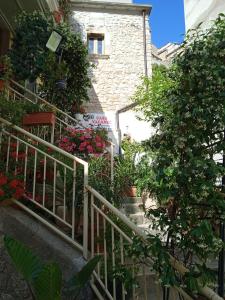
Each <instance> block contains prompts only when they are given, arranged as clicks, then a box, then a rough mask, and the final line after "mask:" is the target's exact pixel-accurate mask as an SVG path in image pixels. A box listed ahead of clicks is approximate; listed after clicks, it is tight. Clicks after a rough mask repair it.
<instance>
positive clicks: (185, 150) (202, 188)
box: [136, 14, 225, 291]
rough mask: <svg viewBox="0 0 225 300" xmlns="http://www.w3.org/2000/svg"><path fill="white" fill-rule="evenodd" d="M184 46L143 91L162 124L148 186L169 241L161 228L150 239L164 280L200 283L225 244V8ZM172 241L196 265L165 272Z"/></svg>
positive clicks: (152, 213)
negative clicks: (224, 233) (182, 272)
mask: <svg viewBox="0 0 225 300" xmlns="http://www.w3.org/2000/svg"><path fill="white" fill-rule="evenodd" d="M180 50H181V52H180V53H179V54H178V56H177V57H176V59H175V60H174V62H173V64H172V66H171V67H170V68H169V69H168V70H167V71H162V70H160V73H158V71H157V72H156V73H155V74H154V75H153V80H152V81H150V87H152V86H153V90H150V91H147V92H144V93H143V95H144V97H143V95H142V94H141V93H140V94H139V95H138V97H140V99H138V101H139V103H140V109H142V108H143V111H144V114H145V117H146V119H147V120H151V121H152V124H153V126H155V128H156V133H155V134H154V135H153V136H152V138H151V139H150V140H149V141H148V142H147V143H146V144H147V147H148V148H149V149H150V150H151V151H152V152H153V158H152V163H151V166H150V169H149V180H148V183H147V186H148V189H149V192H150V194H151V196H152V197H154V198H155V199H157V201H158V204H159V208H157V209H149V210H148V212H147V214H148V216H149V217H151V218H153V220H154V221H153V227H154V228H157V229H159V230H161V231H162V232H163V235H164V239H166V244H163V243H162V242H161V238H160V237H159V236H157V237H155V238H154V237H151V239H150V240H151V243H152V245H153V246H152V248H151V246H150V250H151V251H152V253H153V252H154V255H155V257H157V258H158V259H157V260H156V263H155V269H158V270H161V271H160V273H161V275H162V277H161V278H163V279H162V282H163V284H174V278H176V281H177V282H179V283H180V284H181V283H182V284H184V286H185V287H186V288H188V289H189V290H192V291H194V290H197V289H198V287H199V284H201V285H205V284H207V283H209V282H215V280H216V275H215V274H214V273H213V272H212V270H211V269H210V268H209V265H208V262H209V260H210V259H215V258H216V257H217V256H218V253H219V252H220V251H221V249H222V247H223V243H222V241H221V239H220V236H219V231H218V227H219V223H220V221H224V220H225V201H224V196H225V194H224V190H223V189H221V178H222V176H223V175H224V172H225V169H224V167H223V165H222V161H221V160H219V161H218V160H215V156H216V155H219V154H220V155H221V153H222V152H223V151H225V142H224V128H225V101H224V100H225V65H224V61H225V16H224V15H222V14H221V15H220V17H219V18H218V19H217V20H216V21H215V24H214V26H212V27H211V28H210V29H209V30H208V31H206V32H202V31H201V30H199V29H197V30H195V31H191V32H190V33H189V35H188V36H187V39H186V41H185V42H184V44H183V45H182V46H181V49H180ZM158 74H159V75H160V77H159V81H156V82H158V83H159V86H156V87H155V84H156V82H155V79H156V78H157V77H158ZM155 76H157V77H155ZM161 76H163V77H161ZM163 78H164V79H165V81H163V80H164V79H163ZM160 83H162V85H161V84H160ZM141 89H142V91H143V88H141ZM136 98H137V97H136ZM220 158H221V156H220ZM156 240H157V241H158V242H157V243H156ZM154 241H155V242H154ZM156 245H157V247H156ZM165 248H166V249H167V250H169V253H170V254H172V255H174V256H175V257H177V258H178V259H179V260H182V262H183V263H184V265H185V266H187V267H188V268H189V270H190V272H189V273H188V274H186V276H185V277H182V278H179V277H177V276H175V275H174V276H167V277H166V278H165V272H167V271H168V270H167V271H166V270H165V268H163V265H164V266H165V264H166V263H168V256H167V255H166V256H164V258H163V256H162V253H165V252H163V251H165ZM163 249H164V250H163ZM170 272H171V270H169V271H168V274H170ZM170 275H171V274H170ZM171 278H172V280H171Z"/></svg>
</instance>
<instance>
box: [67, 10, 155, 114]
mask: <svg viewBox="0 0 225 300" xmlns="http://www.w3.org/2000/svg"><path fill="white" fill-rule="evenodd" d="M145 21H146V22H145V23H146V31H147V37H146V41H147V57H148V71H149V74H150V73H151V46H150V31H149V23H148V16H146V20H145ZM72 26H73V29H74V30H75V31H79V32H81V34H82V37H83V39H84V41H86V40H87V34H88V33H101V34H104V39H105V40H104V43H105V51H104V55H102V56H100V55H97V56H96V55H95V56H94V55H92V56H90V59H91V61H92V63H93V65H94V68H93V69H92V70H91V72H90V76H91V79H92V89H91V90H90V93H89V95H90V103H88V105H87V106H86V111H87V112H103V111H108V112H109V111H114V112H115V111H116V110H118V109H120V108H122V107H124V106H125V105H128V104H129V103H130V102H131V101H130V97H131V96H132V95H133V94H134V91H135V89H136V86H137V85H138V83H139V82H140V78H141V76H142V75H143V74H144V43H143V17H142V11H141V10H140V9H139V10H137V11H135V10H123V11H120V10H119V9H115V8H113V9H112V8H110V9H109V8H107V5H106V6H105V8H101V9H100V8H99V9H97V8H92V7H85V8H81V7H78V6H76V7H75V8H74V12H73V18H72Z"/></svg>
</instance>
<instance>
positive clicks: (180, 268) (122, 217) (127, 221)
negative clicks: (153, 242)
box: [86, 185, 223, 300]
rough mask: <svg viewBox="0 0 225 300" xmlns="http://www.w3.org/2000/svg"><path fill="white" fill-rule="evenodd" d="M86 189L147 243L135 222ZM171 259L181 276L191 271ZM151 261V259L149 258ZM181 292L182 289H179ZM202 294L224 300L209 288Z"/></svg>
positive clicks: (95, 193)
mask: <svg viewBox="0 0 225 300" xmlns="http://www.w3.org/2000/svg"><path fill="white" fill-rule="evenodd" d="M86 189H87V190H88V191H89V192H90V193H91V194H92V195H93V196H94V197H96V198H97V199H98V200H99V201H101V203H102V204H103V205H104V206H105V207H106V208H107V209H109V210H110V211H112V212H113V214H114V215H115V216H116V217H118V218H119V219H120V220H122V221H123V222H124V224H126V225H127V226H128V227H129V228H130V229H131V230H132V231H133V232H134V233H135V234H136V235H138V236H139V237H140V238H142V240H143V241H144V242H147V235H146V234H145V233H144V232H143V231H142V230H140V229H139V228H138V227H137V226H136V225H135V224H134V223H133V222H131V221H130V219H128V217H126V216H125V215H124V214H123V213H121V212H120V211H119V210H118V209H117V208H116V207H114V206H113V205H112V204H111V203H110V202H108V201H107V200H106V199H105V198H104V197H103V196H102V195H101V194H99V193H98V192H97V191H96V190H95V189H94V188H92V187H91V186H88V185H87V186H86ZM169 257H170V264H171V266H172V267H173V268H174V269H175V270H176V271H177V272H178V273H179V274H181V275H184V274H185V273H187V272H189V270H188V269H187V268H186V267H185V266H184V265H183V264H182V263H181V262H180V261H178V260H177V259H176V258H174V257H173V256H171V255H169ZM149 260H150V261H151V259H150V258H149ZM175 288H176V287H175ZM178 289H179V290H180V288H178ZM200 293H201V294H202V295H204V296H205V297H207V299H211V300H223V298H221V297H220V296H219V295H218V294H216V293H215V292H214V291H213V290H212V289H210V288H208V287H206V286H205V287H201V288H200ZM182 294H183V296H184V295H185V294H186V293H185V291H183V290H182ZM185 299H191V298H190V296H189V295H187V294H186V298H185Z"/></svg>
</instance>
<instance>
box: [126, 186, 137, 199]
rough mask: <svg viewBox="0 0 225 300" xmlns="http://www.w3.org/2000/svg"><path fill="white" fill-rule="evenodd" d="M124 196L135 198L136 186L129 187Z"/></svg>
mask: <svg viewBox="0 0 225 300" xmlns="http://www.w3.org/2000/svg"><path fill="white" fill-rule="evenodd" d="M125 195H126V196H127V197H137V188H136V186H130V187H128V188H127V189H126V191H125Z"/></svg>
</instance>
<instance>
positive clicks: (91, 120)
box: [76, 113, 115, 131]
mask: <svg viewBox="0 0 225 300" xmlns="http://www.w3.org/2000/svg"><path fill="white" fill-rule="evenodd" d="M76 118H77V119H78V120H79V121H80V122H81V124H82V125H83V126H85V127H92V128H98V127H101V128H104V129H106V130H107V131H113V130H114V129H115V114H114V113H88V114H76Z"/></svg>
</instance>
